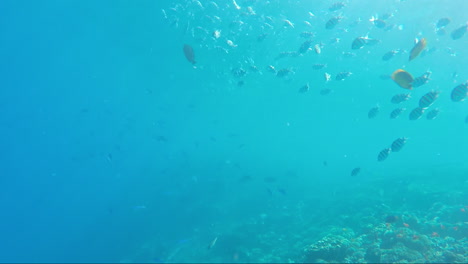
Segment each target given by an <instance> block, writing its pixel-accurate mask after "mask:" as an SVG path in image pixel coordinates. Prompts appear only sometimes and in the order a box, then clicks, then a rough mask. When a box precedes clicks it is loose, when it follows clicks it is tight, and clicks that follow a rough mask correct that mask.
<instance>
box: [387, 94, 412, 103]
mask: <svg viewBox="0 0 468 264" xmlns="http://www.w3.org/2000/svg"><path fill="white" fill-rule="evenodd" d="M410 98H411V95H410V94H409V93H402V94H395V95H394V96H393V97H392V99H391V100H390V101H391V102H392V104H399V103H402V102H404V101H407V100H408V99H410Z"/></svg>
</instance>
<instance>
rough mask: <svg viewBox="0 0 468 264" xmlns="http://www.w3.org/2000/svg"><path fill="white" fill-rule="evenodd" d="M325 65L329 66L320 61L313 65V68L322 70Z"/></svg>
mask: <svg viewBox="0 0 468 264" xmlns="http://www.w3.org/2000/svg"><path fill="white" fill-rule="evenodd" d="M325 67H327V65H326V64H320V63H317V64H314V65H312V69H314V70H320V69H323V68H325Z"/></svg>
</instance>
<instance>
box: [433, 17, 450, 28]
mask: <svg viewBox="0 0 468 264" xmlns="http://www.w3.org/2000/svg"><path fill="white" fill-rule="evenodd" d="M450 21H451V20H450V18H448V17H444V18H441V19H439V20H438V21H437V23H436V27H438V28H441V27H445V26H447V25H448V24H449V23H450Z"/></svg>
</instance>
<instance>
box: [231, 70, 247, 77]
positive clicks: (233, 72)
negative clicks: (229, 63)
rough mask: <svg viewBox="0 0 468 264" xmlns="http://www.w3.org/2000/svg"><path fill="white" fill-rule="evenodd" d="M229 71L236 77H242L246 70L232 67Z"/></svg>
mask: <svg viewBox="0 0 468 264" xmlns="http://www.w3.org/2000/svg"><path fill="white" fill-rule="evenodd" d="M231 73H232V75H234V76H235V77H237V78H242V77H244V76H245V74H246V73H247V72H246V71H245V70H244V69H242V68H234V69H232V70H231Z"/></svg>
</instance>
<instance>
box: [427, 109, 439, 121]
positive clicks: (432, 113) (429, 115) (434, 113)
mask: <svg viewBox="0 0 468 264" xmlns="http://www.w3.org/2000/svg"><path fill="white" fill-rule="evenodd" d="M439 113H440V110H439V108H434V109H432V110H431V111H429V112H427V114H426V118H427V120H433V119H435V118H436V117H437V116H438V115H439Z"/></svg>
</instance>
